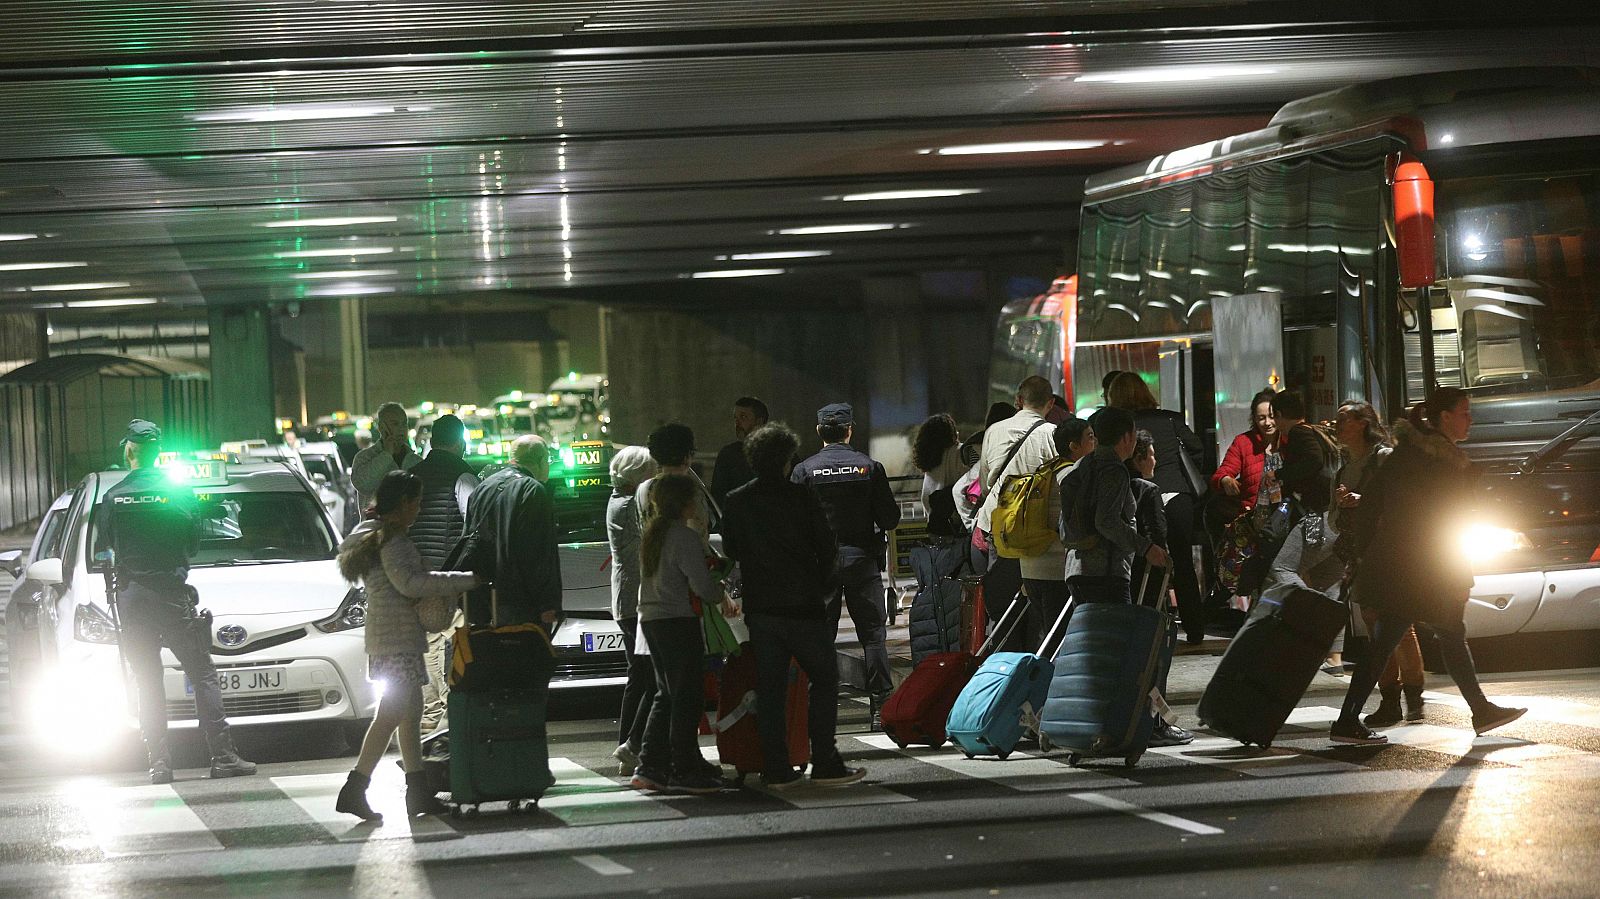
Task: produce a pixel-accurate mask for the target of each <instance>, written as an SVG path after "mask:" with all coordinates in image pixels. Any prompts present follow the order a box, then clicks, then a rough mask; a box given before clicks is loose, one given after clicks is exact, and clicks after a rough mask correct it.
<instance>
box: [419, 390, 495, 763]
mask: <svg viewBox="0 0 1600 899" xmlns="http://www.w3.org/2000/svg"><path fill="white" fill-rule="evenodd" d="M466 451H467V428H466V425H464V424H462V423H461V419H459V418H457V417H455V416H454V415H441V416H439V417H438V419H436V420H435V421H434V423H433V437H432V440H431V443H430V449H429V450H428V457H427V458H426V459H423V460H422V461H421V462H418V463H417V464H416V465H413V466H412V467H411V469H410V471H411V473H412V474H414V475H416V476H417V477H419V478H422V511H421V512H420V513H418V515H417V520H416V523H415V524H413V525H411V530H409V531H408V532H407V536H409V537H410V538H411V542H412V543H415V544H416V545H417V552H418V553H419V554H420V555H421V556H422V564H424V565H426V566H428V569H429V570H430V571H434V570H438V568H439V566H441V565H443V564H444V560H445V557H446V556H448V555H450V550H451V549H452V548H454V547H455V545H456V542H457V541H459V540H460V539H461V534H462V533H463V530H462V527H463V522H464V521H465V518H466V513H467V497H469V496H471V495H472V491H473V489H474V488H476V487H477V486H478V476H477V475H476V474H473V472H472V467H471V466H470V465H468V464H467V462H466V460H465V459H463V458H461V457H462V455H463V454H464V453H466ZM449 647H450V637H449V635H448V633H438V634H430V635H429V637H428V651H427V653H425V654H424V655H423V665H424V666H425V667H426V668H427V669H428V684H427V686H425V687H424V688H423V690H422V732H423V733H424V734H426V733H431V732H432V731H434V730H435V729H437V728H439V727H440V726H442V725H443V724H444V723H445V706H446V705H447V701H446V696H447V694H448V693H449V690H450V687H449V684H448V683H447V682H446V680H445V668H446V667H447V665H448V664H449V662H448V660H447V659H446V657H445V656H446V654H447V652H448V650H449Z"/></svg>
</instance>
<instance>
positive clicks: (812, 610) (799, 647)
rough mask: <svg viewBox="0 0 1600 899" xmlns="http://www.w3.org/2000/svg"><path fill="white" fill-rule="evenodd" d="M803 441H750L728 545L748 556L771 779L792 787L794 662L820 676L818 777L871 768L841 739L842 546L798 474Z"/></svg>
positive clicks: (728, 524)
mask: <svg viewBox="0 0 1600 899" xmlns="http://www.w3.org/2000/svg"><path fill="white" fill-rule="evenodd" d="M799 445H800V441H799V439H798V438H796V437H795V435H794V432H793V431H791V430H789V429H788V428H786V427H784V426H783V425H767V426H766V427H763V428H760V429H759V430H757V431H756V432H755V433H753V434H751V435H750V436H749V437H748V438H746V440H745V443H744V447H745V451H746V454H747V455H748V457H749V460H750V465H751V470H752V471H754V472H755V474H756V477H755V479H754V480H752V481H750V482H749V483H747V484H745V485H744V486H742V487H738V488H735V489H734V491H733V492H732V493H729V494H728V504H727V508H726V509H724V516H725V517H724V519H723V523H722V548H723V549H724V550H725V551H726V552H727V553H728V555H729V557H731V558H732V559H733V560H734V561H736V562H738V563H739V572H740V577H741V578H742V585H743V592H742V600H743V604H744V615H745V621H746V623H747V624H748V625H749V627H750V648H751V651H752V652H754V653H755V659H756V726H757V727H758V728H759V730H760V732H761V751H762V756H763V758H764V760H765V769H764V771H763V772H762V780H763V781H765V783H766V785H767V786H769V787H772V788H774V789H782V788H784V787H786V786H789V785H790V784H794V783H796V782H798V781H799V780H800V775H799V773H797V772H796V771H795V770H794V768H793V766H791V765H790V764H789V746H788V714H787V705H788V703H787V694H788V689H789V659H790V658H791V657H792V658H794V660H795V661H796V662H798V663H799V665H800V668H801V670H803V671H805V673H806V677H808V678H809V679H810V680H811V688H810V693H809V695H808V699H809V701H808V702H807V716H808V717H807V721H808V729H809V732H810V736H811V761H812V765H813V767H812V771H811V779H812V781H813V782H816V783H832V784H839V783H850V782H851V781H855V780H860V779H861V777H862V776H864V775H865V774H866V772H865V771H864V770H863V769H860V768H849V767H847V766H846V765H845V764H844V760H843V759H842V758H841V757H840V755H839V750H838V748H837V747H836V746H835V745H834V728H835V725H836V724H837V721H838V716H839V706H838V694H839V656H838V654H837V653H836V652H835V651H834V637H835V635H836V634H837V633H838V623H837V618H835V617H834V616H833V615H830V614H829V608H828V606H829V596H828V594H829V583H828V580H829V573H830V572H831V571H832V570H833V565H834V559H835V558H836V557H837V553H838V544H837V542H836V541H835V540H834V536H833V529H832V528H830V527H829V526H828V517H827V514H826V513H825V512H824V511H823V509H822V503H821V502H820V501H819V500H818V499H817V495H816V493H814V492H813V491H811V490H808V489H806V488H805V487H803V486H801V485H799V484H795V483H792V482H791V481H790V480H789V472H790V470H791V464H790V460H792V459H793V458H794V451H795V449H796V448H798V447H799Z"/></svg>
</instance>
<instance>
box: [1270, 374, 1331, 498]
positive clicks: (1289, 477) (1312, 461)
mask: <svg viewBox="0 0 1600 899" xmlns="http://www.w3.org/2000/svg"><path fill="white" fill-rule="evenodd" d="M1272 421H1273V424H1274V425H1276V427H1277V430H1278V433H1279V434H1281V435H1283V436H1282V437H1281V440H1282V441H1283V443H1282V447H1281V448H1280V449H1279V452H1280V453H1281V454H1282V455H1283V467H1282V468H1280V469H1278V481H1279V482H1280V483H1282V484H1283V492H1284V494H1285V495H1289V496H1293V497H1294V498H1295V499H1296V500H1297V501H1298V506H1299V508H1298V509H1295V510H1293V511H1294V516H1295V517H1296V518H1298V517H1299V516H1301V515H1304V514H1305V513H1307V512H1319V513H1320V512H1326V511H1328V506H1329V505H1331V504H1332V501H1333V474H1334V473H1335V472H1336V471H1337V470H1338V464H1337V463H1338V452H1339V451H1338V449H1337V448H1336V447H1335V446H1334V444H1333V441H1332V440H1331V439H1330V438H1328V437H1326V436H1324V435H1323V434H1321V433H1320V432H1318V431H1317V429H1316V428H1314V427H1312V426H1311V425H1309V424H1307V423H1306V404H1305V400H1302V399H1301V398H1300V395H1299V394H1298V393H1295V392H1293V391H1284V392H1283V393H1276V394H1273V396H1272Z"/></svg>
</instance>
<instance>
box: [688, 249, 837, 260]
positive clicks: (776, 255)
mask: <svg viewBox="0 0 1600 899" xmlns="http://www.w3.org/2000/svg"><path fill="white" fill-rule="evenodd" d="M832 255H833V251H832V250H774V251H772V252H770V253H731V254H729V255H727V256H718V257H717V261H719V262H764V261H767V260H770V259H815V258H817V257H818V256H832Z"/></svg>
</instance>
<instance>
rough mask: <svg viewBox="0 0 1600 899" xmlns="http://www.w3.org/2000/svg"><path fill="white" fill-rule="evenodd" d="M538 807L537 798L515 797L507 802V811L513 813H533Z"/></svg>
mask: <svg viewBox="0 0 1600 899" xmlns="http://www.w3.org/2000/svg"><path fill="white" fill-rule="evenodd" d="M538 809H539V800H537V799H513V800H511V801H510V802H507V803H506V811H508V812H511V813H512V814H517V813H526V814H530V815H531V814H533V813H534V812H535V811H538Z"/></svg>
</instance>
